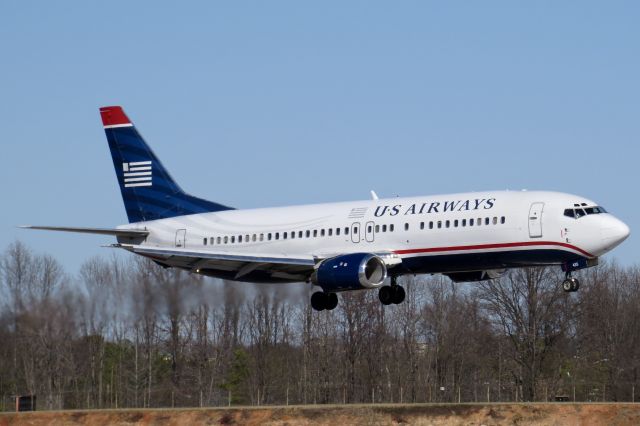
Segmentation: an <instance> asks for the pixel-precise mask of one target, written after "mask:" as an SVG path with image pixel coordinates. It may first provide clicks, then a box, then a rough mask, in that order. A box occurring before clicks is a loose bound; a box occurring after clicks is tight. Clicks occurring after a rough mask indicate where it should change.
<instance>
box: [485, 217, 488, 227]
mask: <svg viewBox="0 0 640 426" xmlns="http://www.w3.org/2000/svg"><path fill="white" fill-rule="evenodd" d="M484 224H485V225H488V224H489V218H488V217H485V218H484Z"/></svg>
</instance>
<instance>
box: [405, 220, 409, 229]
mask: <svg viewBox="0 0 640 426" xmlns="http://www.w3.org/2000/svg"><path fill="white" fill-rule="evenodd" d="M404 230H405V231H408V230H409V224H408V223H406V222H405V224H404Z"/></svg>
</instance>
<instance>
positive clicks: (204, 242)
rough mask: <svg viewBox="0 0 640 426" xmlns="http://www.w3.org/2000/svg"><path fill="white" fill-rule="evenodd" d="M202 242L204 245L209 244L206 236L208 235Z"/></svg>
mask: <svg viewBox="0 0 640 426" xmlns="http://www.w3.org/2000/svg"><path fill="white" fill-rule="evenodd" d="M202 244H203V245H205V246H206V245H207V238H206V237H205V239H204V240H203V241H202Z"/></svg>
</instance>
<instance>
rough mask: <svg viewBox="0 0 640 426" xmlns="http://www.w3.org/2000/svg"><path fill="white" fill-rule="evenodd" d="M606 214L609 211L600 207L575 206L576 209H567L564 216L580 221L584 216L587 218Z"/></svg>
mask: <svg viewBox="0 0 640 426" xmlns="http://www.w3.org/2000/svg"><path fill="white" fill-rule="evenodd" d="M582 204H583V205H585V203H582ZM585 206H586V205H585ZM606 212H607V211H606V210H605V209H604V207H600V206H592V207H581V206H579V205H578V204H574V208H572V209H565V211H564V215H565V216H567V217H572V218H575V219H580V218H581V217H582V216H587V215H591V214H600V213H606Z"/></svg>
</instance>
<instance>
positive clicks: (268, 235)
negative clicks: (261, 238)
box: [267, 232, 271, 241]
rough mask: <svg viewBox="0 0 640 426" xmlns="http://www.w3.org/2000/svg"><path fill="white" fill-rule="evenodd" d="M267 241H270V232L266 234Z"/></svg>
mask: <svg viewBox="0 0 640 426" xmlns="http://www.w3.org/2000/svg"><path fill="white" fill-rule="evenodd" d="M267 240H269V241H271V232H269V233H268V234H267Z"/></svg>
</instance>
